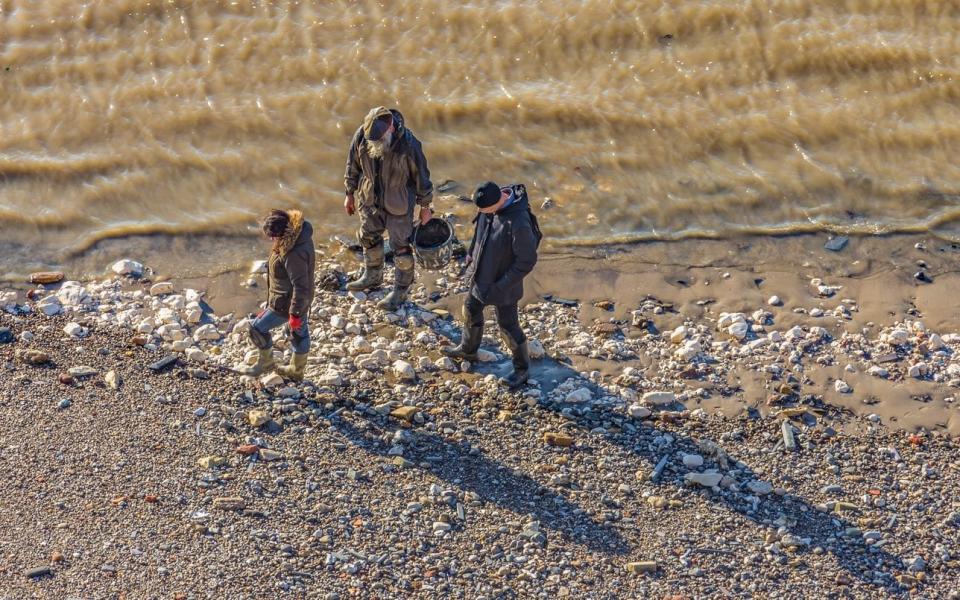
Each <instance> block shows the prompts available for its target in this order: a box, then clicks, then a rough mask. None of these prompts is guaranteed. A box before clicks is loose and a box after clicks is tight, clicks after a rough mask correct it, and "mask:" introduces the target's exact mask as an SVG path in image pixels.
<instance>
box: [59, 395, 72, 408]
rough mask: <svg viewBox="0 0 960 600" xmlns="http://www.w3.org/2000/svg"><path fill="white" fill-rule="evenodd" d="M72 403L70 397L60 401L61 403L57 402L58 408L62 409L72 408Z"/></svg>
mask: <svg viewBox="0 0 960 600" xmlns="http://www.w3.org/2000/svg"><path fill="white" fill-rule="evenodd" d="M71 404H73V403H72V402H70V399H69V398H64V399H63V400H61V401H60V403H59V404H57V408H59V409H60V410H66V409H68V408H70V405H71Z"/></svg>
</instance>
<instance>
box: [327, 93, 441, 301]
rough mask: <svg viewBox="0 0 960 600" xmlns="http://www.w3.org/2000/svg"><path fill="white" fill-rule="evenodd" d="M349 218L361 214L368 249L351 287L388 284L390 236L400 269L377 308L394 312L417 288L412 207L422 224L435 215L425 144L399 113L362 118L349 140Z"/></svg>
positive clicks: (375, 112)
mask: <svg viewBox="0 0 960 600" xmlns="http://www.w3.org/2000/svg"><path fill="white" fill-rule="evenodd" d="M344 186H345V187H346V197H345V198H344V201H343V208H344V210H346V212H347V214H348V215H352V214H354V213H355V212H356V213H359V215H360V230H359V231H357V240H358V241H359V242H360V246H361V248H362V249H363V265H364V266H363V273H362V275H361V276H360V277H359V278H358V279H356V280H354V281H351V282H349V283H347V289H348V290H351V291H364V290H369V289H373V288H376V287H379V286H380V285H381V284H382V283H383V262H384V249H383V232H384V231H386V232H387V234H388V235H389V236H390V245H391V247H393V264H394V266H395V267H396V273H395V275H394V282H393V289H392V290H391V291H390V292H389V293H388V294H387V296H386V297H385V298H384V299H383V300H381V301H380V302H379V303H378V304H377V306H378V307H379V308H382V309H384V310H388V311H394V310H397V309H398V308H400V306H401V305H402V304H403V302H404V301H405V300H406V298H407V290H408V289H409V288H410V286H411V285H413V279H414V257H413V249H412V248H411V246H410V243H411V241H410V237H411V235H412V234H413V207H414V206H415V205H419V206H420V213H419V215H418V218H419V221H420V222H421V223H426V222H427V221H429V220H430V218H431V217H432V216H433V215H432V213H431V211H430V203H431V202H432V201H433V184H432V183H431V182H430V170H429V169H428V168H427V159H426V157H424V155H423V147H422V146H421V144H420V140H418V139H417V138H416V136H414V135H413V132H412V131H410V130H409V129H407V128H406V127H405V126H404V122H403V115H402V114H400V111H398V110H391V109H387V108H384V107H382V106H378V107H376V108H374V109H372V110H371V111H370V112H369V113H367V116H366V117H365V118H364V120H363V125H362V126H361V127H360V128H359V129H357V132H356V133H355V134H354V135H353V139H352V140H351V141H350V150H349V151H348V153H347V168H346V173H345V175H344Z"/></svg>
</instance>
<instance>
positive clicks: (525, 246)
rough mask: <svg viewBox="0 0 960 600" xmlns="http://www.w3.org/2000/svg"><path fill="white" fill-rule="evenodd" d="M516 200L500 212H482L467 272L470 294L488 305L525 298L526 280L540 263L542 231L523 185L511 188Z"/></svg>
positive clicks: (469, 252) (475, 231)
mask: <svg viewBox="0 0 960 600" xmlns="http://www.w3.org/2000/svg"><path fill="white" fill-rule="evenodd" d="M511 189H512V190H513V193H514V196H515V199H514V201H513V202H512V203H511V204H510V205H509V206H506V207H504V208H502V209H500V211H498V212H496V213H492V214H487V213H479V214H478V215H477V218H476V219H474V223H475V225H476V227H475V228H474V230H473V241H472V242H471V243H470V250H469V251H468V253H467V255H468V257H469V260H470V262H469V264H468V265H467V270H466V273H465V276H466V281H467V284H468V285H470V294H471V295H472V296H474V297H475V298H476V299H477V300H479V301H480V302H483V303H484V304H493V305H495V306H503V305H507V304H513V303H515V302H519V301H520V299H521V298H522V297H523V278H524V277H525V276H526V275H527V273H529V272H530V271H532V270H533V266H534V265H535V264H537V245H538V243H539V241H540V238H539V235H540V233H539V231H538V229H537V228H536V227H534V224H533V219H532V218H531V216H530V202H529V200H528V199H527V192H526V189H524V187H523V186H522V185H515V186H511Z"/></svg>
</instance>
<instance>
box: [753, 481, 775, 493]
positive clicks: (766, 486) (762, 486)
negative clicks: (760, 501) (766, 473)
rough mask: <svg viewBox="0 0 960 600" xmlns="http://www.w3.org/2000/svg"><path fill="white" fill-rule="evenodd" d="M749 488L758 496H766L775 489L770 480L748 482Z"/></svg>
mask: <svg viewBox="0 0 960 600" xmlns="http://www.w3.org/2000/svg"><path fill="white" fill-rule="evenodd" d="M747 489H748V490H750V492H751V493H753V494H756V495H757V496H766V495H767V494H769V493H770V492H772V491H773V484H771V483H770V482H768V481H751V482H749V483H747Z"/></svg>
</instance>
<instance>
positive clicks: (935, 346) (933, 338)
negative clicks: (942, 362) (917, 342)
mask: <svg viewBox="0 0 960 600" xmlns="http://www.w3.org/2000/svg"><path fill="white" fill-rule="evenodd" d="M944 346H946V344H944V343H943V338H942V337H940V336H939V335H938V334H936V333H932V334H930V339H928V340H927V348H929V349H930V350H931V351H935V350H940V349H941V348H943V347H944Z"/></svg>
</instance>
